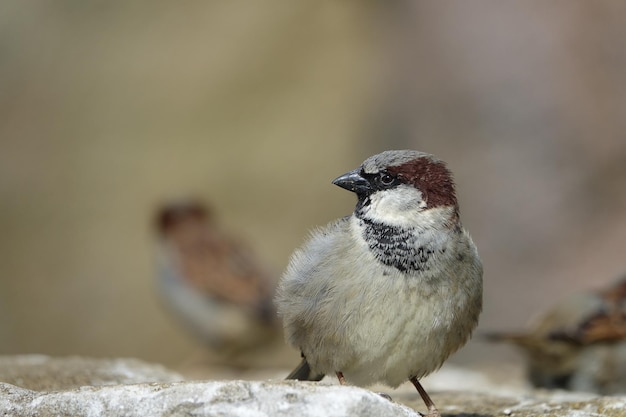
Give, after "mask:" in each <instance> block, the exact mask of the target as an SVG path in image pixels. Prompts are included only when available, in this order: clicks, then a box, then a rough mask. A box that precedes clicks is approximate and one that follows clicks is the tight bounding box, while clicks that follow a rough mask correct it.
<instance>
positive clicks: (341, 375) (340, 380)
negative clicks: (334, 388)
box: [337, 372, 346, 385]
mask: <svg viewBox="0 0 626 417" xmlns="http://www.w3.org/2000/svg"><path fill="white" fill-rule="evenodd" d="M337 378H338V379H339V383H340V384H341V385H346V378H344V377H343V372H337Z"/></svg>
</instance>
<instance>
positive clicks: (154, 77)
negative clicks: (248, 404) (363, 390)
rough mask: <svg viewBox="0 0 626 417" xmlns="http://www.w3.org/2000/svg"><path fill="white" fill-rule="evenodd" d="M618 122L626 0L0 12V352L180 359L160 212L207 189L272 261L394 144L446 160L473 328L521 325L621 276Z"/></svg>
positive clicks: (325, 217) (186, 349)
mask: <svg viewBox="0 0 626 417" xmlns="http://www.w3.org/2000/svg"><path fill="white" fill-rule="evenodd" d="M625 132H626V3H624V2H620V1H594V2H585V1H570V2H540V1H512V2H498V1H496V0H493V1H473V2H460V1H458V2H456V1H442V2H435V1H415V2H410V1H399V2H389V3H387V2H383V1H368V2H359V1H343V2H335V1H300V2H287V1H283V2H277V1H269V2H262V3H256V2H240V1H232V2H184V3H174V2H165V1H151V2H141V1H137V2H122V1H118V2H102V1H94V2H81V1H57V2H34V3H32V2H22V1H18V0H15V1H5V2H2V4H0V353H5V354H6V353H33V352H34V353H47V354H53V355H66V354H84V355H94V356H134V357H139V358H143V359H147V360H150V361H157V362H162V363H164V364H167V365H170V366H175V365H177V364H179V363H181V362H183V361H184V360H185V358H186V357H188V356H190V355H192V354H193V352H194V351H196V350H197V349H198V348H199V347H198V344H197V342H196V341H195V340H194V339H193V338H191V337H190V336H189V335H188V334H187V333H186V332H185V331H183V330H182V329H180V328H179V327H178V326H177V324H176V322H175V321H173V320H172V319H171V318H170V317H169V315H168V314H167V312H165V311H164V310H163V308H162V307H161V305H160V304H159V301H158V299H157V297H156V292H155V290H154V282H153V279H154V264H153V243H154V242H153V235H152V232H151V228H150V226H151V218H152V215H153V211H154V210H155V208H156V206H157V205H158V204H159V203H160V202H161V201H163V200H164V199H168V198H171V197H176V196H185V195H190V194H191V195H197V196H200V197H202V198H206V199H207V200H209V201H211V202H212V204H213V205H214V206H215V209H216V211H217V212H218V215H219V218H220V220H221V221H222V222H223V224H224V227H225V228H227V229H230V230H232V231H233V232H234V233H235V234H236V235H238V236H240V237H242V238H246V239H248V240H249V241H250V242H251V243H252V244H253V245H254V246H255V247H256V249H257V251H258V253H259V255H260V256H261V257H263V258H264V259H266V260H267V262H268V263H269V264H271V265H272V266H273V267H274V268H275V270H276V271H277V273H279V272H280V271H281V270H282V269H283V268H284V266H285V265H286V263H287V259H288V256H289V254H290V253H291V251H292V250H293V249H294V247H295V246H297V245H298V244H300V243H301V242H302V241H303V239H304V237H305V236H306V233H307V230H309V229H310V228H312V227H314V226H315V225H320V224H324V223H326V222H328V221H329V220H331V219H334V218H337V217H339V216H342V215H345V214H348V213H349V212H350V211H351V210H352V207H353V204H354V197H353V196H351V195H349V193H346V192H344V191H341V190H339V189H338V188H336V187H334V186H332V184H331V183H330V181H331V180H332V179H333V178H334V177H335V176H337V175H339V174H341V173H343V172H345V171H347V170H349V169H352V168H354V167H356V166H357V165H358V164H359V163H360V162H361V161H362V160H363V159H364V158H366V157H367V156H369V155H371V154H373V153H376V152H379V151H381V150H383V149H390V148H414V149H419V150H423V151H427V152H430V153H434V154H435V155H437V156H438V157H440V158H442V159H444V160H446V161H447V162H448V163H449V164H450V166H451V168H452V170H453V171H454V172H455V175H456V179H457V183H458V189H459V195H460V201H461V210H462V213H463V218H464V223H465V225H466V226H467V227H468V228H469V229H470V231H471V232H472V235H473V237H474V240H475V241H476V243H477V245H478V247H479V249H480V252H481V255H482V257H483V261H484V264H485V310H484V314H483V317H482V322H481V325H480V329H482V330H495V329H499V330H503V329H509V330H510V329H517V328H522V327H523V326H524V325H525V324H526V323H527V321H528V320H529V318H531V317H532V316H534V315H535V314H536V313H538V312H541V311H544V310H545V309H546V308H548V307H549V306H551V305H552V304H553V303H554V302H555V300H557V299H560V298H562V297H564V296H566V295H568V294H571V293H572V292H575V291H579V290H582V289H586V288H590V287H597V286H600V285H604V284H606V283H608V282H610V281H612V280H614V279H615V278H617V277H618V276H619V275H620V274H622V273H623V272H626V260H625V259H624V258H625V255H626V253H625V250H624V249H625V248H626V210H625V209H626V137H625ZM502 349H504V348H499V347H492V346H488V345H484V344H482V343H480V342H478V341H474V342H472V344H471V345H470V346H469V347H467V348H466V349H464V350H463V351H462V352H461V353H460V354H459V355H457V356H456V357H455V360H456V361H460V362H472V361H473V362H475V361H477V360H478V361H479V360H483V359H487V358H490V357H493V356H494V352H500V354H501V355H506V352H505V351H502ZM296 358H297V355H296V354H294V359H293V362H294V363H295V361H296V360H297V359H296ZM289 359H290V360H291V358H289Z"/></svg>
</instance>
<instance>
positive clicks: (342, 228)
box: [276, 150, 482, 416]
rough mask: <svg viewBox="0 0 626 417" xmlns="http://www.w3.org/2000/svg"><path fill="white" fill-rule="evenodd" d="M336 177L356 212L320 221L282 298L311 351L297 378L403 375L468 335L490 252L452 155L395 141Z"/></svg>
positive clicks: (436, 363) (292, 328)
mask: <svg viewBox="0 0 626 417" xmlns="http://www.w3.org/2000/svg"><path fill="white" fill-rule="evenodd" d="M333 183H334V184H336V185H338V186H340V187H342V188H345V189H346V190H349V191H352V192H354V193H355V194H356V196H357V199H358V201H357V204H356V208H355V210H354V213H353V214H352V215H350V216H347V217H344V218H342V219H340V220H337V221H335V222H332V223H330V224H329V225H328V226H326V227H324V228H322V229H319V230H316V231H314V232H313V234H312V236H311V237H310V239H309V240H308V241H307V242H306V243H305V244H304V246H303V247H302V248H300V249H298V250H296V251H295V252H294V254H293V255H292V257H291V261H290V263H289V266H288V268H287V270H286V272H285V274H284V276H283V277H282V280H281V281H280V283H279V288H278V293H277V297H276V303H277V305H278V311H279V315H280V316H282V318H283V326H284V330H285V336H286V339H287V341H288V342H289V343H290V344H291V345H292V346H294V347H296V348H298V349H300V350H301V352H302V356H303V361H302V363H301V364H300V366H299V367H298V368H296V370H294V371H293V372H292V373H291V374H290V375H289V377H288V378H290V379H300V380H307V379H308V380H319V379H321V377H322V376H323V375H324V374H336V375H337V377H338V378H339V382H340V383H341V384H344V383H346V381H347V382H351V383H354V384H357V385H370V384H373V383H376V382H382V383H384V384H386V385H389V386H391V387H396V386H398V385H399V384H401V383H402V382H403V381H407V380H410V381H411V382H412V383H413V385H414V386H415V388H416V389H417V391H418V392H419V394H420V396H421V397H422V399H423V400H424V403H425V404H426V406H427V407H428V412H429V415H430V416H439V412H438V411H437V408H436V407H435V405H434V404H433V402H432V400H431V399H430V397H429V396H428V394H427V393H426V391H425V390H424V389H423V388H422V386H421V384H420V383H419V379H420V378H422V377H423V376H425V375H428V374H429V373H431V372H433V371H435V370H436V369H438V368H439V367H440V366H441V365H442V364H443V362H444V361H445V360H446V359H447V358H448V356H450V354H452V353H453V352H455V351H456V350H458V349H459V348H460V347H461V346H463V345H464V344H465V343H466V342H467V340H468V339H469V338H470V335H471V333H472V331H473V329H474V328H475V327H476V325H477V323H478V316H479V314H480V312H481V309H482V264H481V261H480V258H479V256H478V253H477V250H476V247H475V246H474V243H473V242H472V239H471V238H470V236H469V234H468V233H467V231H465V229H464V228H463V226H462V225H461V221H460V218H459V206H458V203H457V198H456V194H455V188H454V183H453V180H452V175H451V173H450V171H449V170H448V168H447V167H446V165H445V163H444V162H443V161H440V160H438V159H436V158H435V157H434V156H432V155H429V154H426V153H422V152H417V151H411V150H401V151H386V152H383V153H380V154H378V155H375V156H372V157H370V158H368V159H367V160H365V162H363V164H362V165H361V166H360V167H359V168H357V169H355V170H353V171H350V172H348V173H347V174H344V175H342V176H340V177H339V178H337V179H335V180H334V181H333Z"/></svg>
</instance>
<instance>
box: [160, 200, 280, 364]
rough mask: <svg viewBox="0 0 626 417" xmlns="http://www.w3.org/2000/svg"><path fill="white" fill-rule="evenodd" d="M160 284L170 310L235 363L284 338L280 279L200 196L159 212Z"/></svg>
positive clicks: (220, 353)
mask: <svg viewBox="0 0 626 417" xmlns="http://www.w3.org/2000/svg"><path fill="white" fill-rule="evenodd" d="M155 223H156V228H157V233H158V237H159V242H158V274H157V284H158V290H159V293H160V296H161V298H162V300H163V301H164V303H165V304H166V306H167V307H168V308H169V310H170V311H171V312H172V313H173V314H174V315H175V316H176V317H177V319H178V320H179V322H181V323H182V325H184V326H185V327H186V328H187V329H188V330H189V331H191V333H193V334H194V335H195V336H196V337H197V338H199V339H200V340H201V341H202V342H204V343H205V344H206V345H207V346H209V347H210V348H211V349H212V350H213V351H214V353H218V354H219V355H222V357H223V358H226V359H225V360H226V361H227V362H229V361H230V360H231V359H236V358H237V357H238V356H242V355H243V354H245V353H248V352H250V351H252V350H255V349H256V348H259V347H261V346H263V345H266V344H269V343H271V342H273V341H276V340H280V339H281V338H282V336H280V335H281V333H280V329H279V325H278V323H277V320H276V312H275V310H274V307H273V303H272V297H273V294H274V288H275V279H273V278H274V277H272V276H271V274H270V273H268V270H267V269H266V268H265V267H264V266H263V265H262V264H261V262H260V261H259V260H258V259H257V258H256V257H255V255H254V253H253V251H252V250H251V248H250V247H249V246H248V245H246V244H245V243H244V242H242V241H240V240H237V239H235V238H233V237H232V236H230V235H228V234H226V233H224V232H222V231H221V230H220V228H219V227H218V225H217V224H216V223H217V222H216V221H215V218H214V215H213V213H212V212H211V210H210V209H209V208H208V207H207V206H205V205H204V204H202V203H201V202H199V201H195V200H188V201H177V202H173V203H169V204H166V205H164V206H163V207H161V209H160V210H159V211H158V213H157V216H156V222H155Z"/></svg>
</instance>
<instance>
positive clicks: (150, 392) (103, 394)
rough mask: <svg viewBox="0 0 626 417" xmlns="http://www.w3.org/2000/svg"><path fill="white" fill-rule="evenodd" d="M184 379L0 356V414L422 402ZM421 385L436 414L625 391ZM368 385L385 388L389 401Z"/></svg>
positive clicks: (130, 365)
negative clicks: (596, 391)
mask: <svg viewBox="0 0 626 417" xmlns="http://www.w3.org/2000/svg"><path fill="white" fill-rule="evenodd" d="M504 374H505V375H506V376H507V377H510V376H511V375H513V374H512V373H511V372H509V370H506V372H505V373H504ZM274 377H275V376H274ZM182 379H183V377H182V376H181V375H179V374H177V373H175V372H171V371H168V370H166V369H165V368H163V367H162V366H159V365H150V364H146V363H144V362H142V361H138V360H133V359H111V360H108V359H88V358H80V357H70V358H49V357H45V356H29V355H24V356H14V357H8V356H7V357H0V381H2V382H0V416H25V417H29V416H42V417H48V416H50V417H51V416H111V417H117V416H168V417H169V416H188V415H194V416H236V417H237V416H241V417H249V416H250V417H263V416H304V417H306V416H311V417H313V416H316V417H317V416H319V417H321V416H324V417H328V416H366V417H367V416H391V417H393V416H418V413H417V412H416V411H422V412H424V411H426V410H425V407H424V404H423V403H422V401H421V399H420V397H419V395H418V394H417V393H416V392H415V391H414V389H413V387H412V386H411V385H410V384H405V385H403V386H401V387H400V388H398V389H397V390H394V391H390V390H386V389H385V388H383V387H372V390H366V389H361V388H356V387H342V386H338V385H336V382H335V381H334V380H333V379H332V378H327V379H326V380H325V381H323V382H322V383H309V382H297V381H281V380H273V381H272V380H266V381H242V380H232V381H215V380H212V381H182ZM173 381H178V382H173ZM331 384H333V385H331ZM425 386H426V388H427V389H428V391H429V392H430V394H431V396H432V398H433V400H434V401H435V403H436V404H437V405H438V406H439V409H440V411H441V413H442V414H443V416H444V417H453V416H456V417H470V416H473V417H488V416H493V417H496V416H515V417H529V416H537V415H547V416H551V417H592V416H593V417H600V416H606V417H626V396H621V397H620V396H614V397H602V396H597V395H593V394H585V393H571V392H563V391H543V390H539V391H538V390H532V389H530V388H528V387H527V386H523V385H522V384H519V382H516V383H513V384H506V383H502V382H501V381H499V380H498V378H497V377H496V378H495V379H494V375H493V374H490V373H488V372H484V370H483V372H481V371H478V370H467V369H463V368H454V367H447V368H446V367H444V369H442V370H441V371H440V372H438V373H436V374H434V375H433V376H432V377H429V378H428V379H426V380H425ZM375 391H385V392H388V393H389V394H390V395H391V396H392V397H393V399H394V400H395V402H390V401H388V400H385V399H383V398H382V397H381V396H379V395H377V394H375V393H374V392H375ZM402 404H404V405H402Z"/></svg>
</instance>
